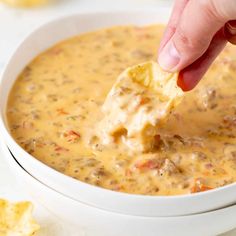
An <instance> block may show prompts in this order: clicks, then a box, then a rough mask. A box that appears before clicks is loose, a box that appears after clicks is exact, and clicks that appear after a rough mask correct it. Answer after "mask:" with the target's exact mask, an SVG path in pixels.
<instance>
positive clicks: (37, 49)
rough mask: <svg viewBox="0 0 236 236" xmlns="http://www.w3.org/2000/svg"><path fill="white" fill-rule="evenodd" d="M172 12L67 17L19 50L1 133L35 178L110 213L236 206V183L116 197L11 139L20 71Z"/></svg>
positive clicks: (4, 92) (1, 101)
mask: <svg viewBox="0 0 236 236" xmlns="http://www.w3.org/2000/svg"><path fill="white" fill-rule="evenodd" d="M168 15H169V10H168V9H164V8H161V9H157V10H156V11H149V12H112V13H91V14H79V15H73V16H67V17H64V18H60V19H58V20H55V21H52V22H50V23H48V24H45V25H43V26H42V27H40V28H39V29H37V30H35V31H34V32H32V33H31V34H29V36H28V37H26V39H25V40H24V41H23V42H22V43H21V44H20V45H19V47H18V49H17V50H16V51H15V53H14V54H13V55H12V57H11V59H10V61H9V62H8V63H7V66H6V68H5V70H4V72H3V74H2V84H1V87H0V134H1V135H2V137H3V139H4V141H5V142H6V144H7V146H8V147H9V148H10V150H11V151H12V153H13V154H14V156H15V157H16V159H17V161H18V162H19V163H20V164H21V166H22V167H23V168H24V169H25V170H27V172H28V173H30V174H31V175H32V176H34V177H35V178H36V179H38V180H39V181H41V182H43V183H44V184H46V185H47V186H50V187H51V188H53V189H54V190H56V191H58V192H60V193H62V194H64V195H65V196H68V197H70V198H72V199H75V200H77V201H80V202H81V203H84V204H87V205H90V206H94V207H97V208H100V209H104V210H108V211H110V212H117V213H122V214H128V215H136V216H147V217H154V216H180V215H188V214H196V213H201V212H206V211H210V210H215V209H218V208H222V207H226V206H229V205H232V204H233V203H235V202H236V184H231V185H228V186H225V187H222V188H218V189H215V190H210V191H207V192H203V193H196V194H193V195H183V196H169V197H166V196H142V195H132V194H126V193H119V192H114V191H110V190H106V189H102V188H99V187H95V186H91V185H89V184H86V183H83V182H80V181H78V180H75V179H73V178H70V177H68V176H65V175H63V174H61V173H59V172H57V171H55V170H53V169H52V168H50V167H48V166H46V165H44V164H43V163H41V162H39V161H38V160H36V159H35V158H33V157H32V156H31V155H29V154H28V153H27V152H25V151H24V150H23V149H22V148H21V147H20V146H19V145H18V144H17V143H16V142H15V141H14V139H13V138H12V137H11V135H10V134H9V131H8V128H7V124H6V118H5V109H6V103H7V97H8V94H9V91H10V89H11V87H12V85H13V83H14V81H15V79H16V78H17V76H18V74H19V73H20V72H21V71H22V69H23V68H24V67H25V66H26V65H27V64H28V63H29V62H30V61H31V60H32V59H33V58H34V57H35V56H37V55H38V54H39V53H41V52H42V51H43V50H45V49H47V48H48V47H50V46H52V45H54V44H55V43H57V42H58V41H61V40H63V39H66V38H68V37H71V36H74V35H78V34H80V33H84V32H87V31H92V30H95V29H98V28H103V27H108V26H113V25H127V24H135V25H144V24H151V23H160V22H165V21H166V20H167V18H168Z"/></svg>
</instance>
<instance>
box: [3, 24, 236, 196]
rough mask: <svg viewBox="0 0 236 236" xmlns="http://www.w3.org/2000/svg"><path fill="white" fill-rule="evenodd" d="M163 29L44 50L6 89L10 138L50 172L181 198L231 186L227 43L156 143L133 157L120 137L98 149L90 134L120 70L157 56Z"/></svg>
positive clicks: (233, 146)
mask: <svg viewBox="0 0 236 236" xmlns="http://www.w3.org/2000/svg"><path fill="white" fill-rule="evenodd" d="M163 29H164V27H163V26H160V25H153V26H147V27H135V26H120V27H114V28H110V29H102V30H99V31H96V32H91V33H87V34H84V35H79V36H77V37H74V38H72V39H68V40H66V41H64V42H62V43H59V44H58V45H56V46H54V47H52V48H51V49H49V50H47V51H46V52H43V53H42V54H41V55H39V56H38V57H37V58H35V60H33V61H32V62H31V63H30V64H29V65H28V66H27V67H26V68H25V69H24V71H23V72H22V73H21V74H20V76H19V78H18V79H17V80H16V82H15V84H14V86H13V88H12V91H11V93H10V96H9V101H8V107H7V119H8V126H9V129H10V131H11V134H12V136H13V138H14V139H15V140H16V142H17V143H18V144H19V145H20V146H21V147H22V148H24V149H25V150H26V151H27V152H28V153H30V154H31V155H32V156H33V157H35V158H37V159H38V160H40V161H41V162H43V163H45V164H46V165H48V166H50V167H52V168H54V169H56V170H57V171H59V172H61V173H64V174H66V175H68V176H71V177H73V178H75V179H78V180H81V181H84V182H86V183H89V184H92V185H96V186H100V187H103V188H107V189H110V190H114V191H121V192H127V193H133V194H146V195H178V194H188V193H195V192H199V191H205V190H209V189H212V188H217V187H220V186H224V185H226V184H229V183H233V182H235V181H236V137H235V135H236V132H235V131H236V78H235V77H236V76H235V71H236V58H235V56H234V55H236V49H235V48H233V47H232V46H230V45H229V46H227V47H226V49H225V50H224V52H223V53H222V54H221V55H220V56H219V57H218V59H217V60H216V61H215V63H214V64H213V65H212V67H211V69H210V70H209V71H208V73H207V74H206V76H205V78H204V79H203V80H202V81H201V83H200V84H199V85H198V87H197V88H196V89H195V90H194V91H192V92H189V93H186V94H185V96H184V98H183V100H182V102H181V104H179V105H178V107H176V109H174V110H173V112H172V114H171V115H170V116H169V119H168V120H167V121H166V123H165V125H164V126H163V127H162V128H161V129H160V130H159V134H158V136H157V138H158V145H157V146H156V147H155V148H154V149H152V150H151V151H149V152H136V153H135V154H134V152H133V151H131V150H130V149H129V148H128V147H127V146H126V145H124V144H123V143H122V142H120V141H119V140H114V141H113V142H112V143H110V144H109V145H104V144H103V143H102V142H100V140H99V137H97V136H96V130H97V126H98V123H99V122H100V121H101V120H102V119H103V112H102V109H101V107H102V105H103V103H104V101H105V99H106V96H107V94H108V93H109V91H110V89H111V88H112V86H113V84H114V82H115V81H116V79H117V77H118V76H119V74H120V73H121V72H122V71H123V70H124V69H126V68H127V67H130V66H133V65H136V64H139V63H143V62H145V61H150V60H152V61H155V60H156V58H157V48H158V45H159V42H160V38H161V36H162V34H163ZM121 92H122V93H124V94H125V93H126V91H125V89H124V91H121ZM132 102H135V101H132ZM150 109H155V107H152V108H150Z"/></svg>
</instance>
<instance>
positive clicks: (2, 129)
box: [0, 8, 236, 216]
mask: <svg viewBox="0 0 236 236" xmlns="http://www.w3.org/2000/svg"><path fill="white" fill-rule="evenodd" d="M161 10H163V9H162V8H161ZM150 12H151V13H150ZM158 12H159V13H160V9H159V10H152V11H147V10H145V11H140V10H138V11H137V10H135V11H115V12H105V11H99V12H89V13H88V12H86V13H77V14H73V15H70V14H68V15H64V16H60V17H57V18H56V19H54V20H52V21H49V22H46V23H44V24H42V25H41V26H40V27H36V29H34V30H33V31H32V32H30V33H29V34H28V35H27V36H26V37H25V38H24V39H23V40H22V42H21V43H20V44H19V45H18V46H17V49H16V50H15V51H14V52H13V54H12V55H11V57H10V59H9V60H8V62H7V63H6V64H5V67H4V69H3V71H2V73H1V78H2V80H1V86H0V100H1V94H2V93H1V92H2V91H4V88H3V86H2V83H3V81H5V80H6V78H7V76H8V73H9V70H11V69H12V63H13V62H14V58H15V57H16V54H17V53H19V51H21V50H22V45H24V44H25V43H27V42H28V41H29V39H30V38H31V37H32V36H33V35H35V34H36V33H39V32H41V31H44V29H45V28H47V27H49V28H50V27H53V25H54V24H59V23H60V22H63V21H66V20H71V19H73V18H80V17H88V18H89V17H90V18H91V17H94V16H96V17H102V16H104V15H105V16H106V17H108V16H115V15H116V16H121V15H122V14H123V15H127V14H129V15H133V16H134V15H137V14H140V13H142V14H144V15H145V14H146V15H147V14H153V13H156V14H157V13H158ZM27 64H28V63H26V64H25V65H27ZM15 79H16V78H15ZM0 108H1V111H0V135H1V136H2V139H3V140H4V141H5V142H6V144H7V146H8V147H9V149H10V150H11V151H12V153H13V154H14V155H15V156H16V158H17V160H18V161H19V162H20V164H21V165H22V166H23V167H24V168H25V169H26V170H27V171H28V172H29V167H30V165H33V166H34V165H35V166H37V167H39V169H40V170H44V171H45V172H50V176H56V178H58V179H60V180H62V179H63V182H65V183H67V184H72V185H76V186H77V188H80V187H81V188H82V189H83V190H85V189H89V191H91V192H92V194H95V195H96V194H97V195H98V196H103V197H104V198H106V197H107V198H109V199H116V200H117V201H121V200H122V201H124V200H125V201H127V200H128V202H129V203H131V202H132V201H138V202H139V204H141V203H144V202H149V204H151V203H152V204H153V203H155V202H156V203H158V204H161V203H163V204H167V205H168V204H173V203H174V202H175V201H176V203H175V204H176V205H178V204H184V203H185V202H186V201H187V200H189V199H191V201H193V202H195V203H196V202H199V201H203V200H207V198H211V197H213V196H215V195H218V194H220V195H221V196H224V193H223V192H227V194H229V192H231V190H232V189H234V190H235V191H236V183H232V184H229V185H226V186H223V187H220V188H216V189H212V190H209V191H206V192H199V193H194V194H183V195H174V196H150V195H139V194H130V193H123V192H116V191H112V190H109V189H104V188H101V187H97V186H94V185H90V184H87V183H85V182H82V181H80V180H75V179H73V178H72V177H69V176H66V175H64V174H62V173H60V172H58V171H56V170H54V169H53V168H51V167H49V166H47V165H45V164H44V163H42V162H41V161H39V160H37V159H36V158H34V157H33V156H32V155H30V154H29V153H27V152H26V151H25V150H24V149H23V148H22V147H21V146H20V145H19V144H18V143H17V142H16V141H15V140H14V139H13V137H12V136H11V134H10V132H9V130H8V127H7V123H6V117H5V110H3V106H2V105H1V107H0ZM18 155H19V156H22V157H24V158H25V160H26V159H27V163H24V162H23V161H22V160H19V159H18ZM44 171H43V172H44ZM29 173H30V172H29ZM30 174H32V173H30ZM48 174H49V173H48ZM32 176H33V177H35V178H36V179H39V178H38V176H35V175H34V174H32ZM39 180H40V179H39ZM40 181H41V180H40ZM50 187H51V186H50ZM66 196H69V195H68V193H67V194H66ZM69 197H71V196H69ZM73 199H76V200H79V201H81V202H84V203H86V202H87V203H88V202H89V201H90V200H88V199H87V198H81V199H77V198H74V197H73ZM235 201H236V198H235ZM114 202H115V201H114ZM103 203H104V201H103ZM224 204H228V205H230V204H232V202H227V203H224ZM94 205H97V204H94ZM125 206H126V207H127V204H126V205H125ZM220 207H222V206H220ZM105 209H107V207H105ZM215 209H216V208H215ZM113 210H114V209H113ZM149 210H150V208H149ZM118 212H119V210H118ZM134 212H135V213H134V214H137V215H139V214H138V213H137V211H134ZM199 212H203V211H199ZM145 214H147V213H145ZM155 214H157V213H155ZM162 214H164V213H162ZM193 214H195V213H193ZM148 215H149V214H148ZM151 215H153V214H151ZM167 215H168V214H167ZM179 215H181V214H179ZM168 216H169V215H168Z"/></svg>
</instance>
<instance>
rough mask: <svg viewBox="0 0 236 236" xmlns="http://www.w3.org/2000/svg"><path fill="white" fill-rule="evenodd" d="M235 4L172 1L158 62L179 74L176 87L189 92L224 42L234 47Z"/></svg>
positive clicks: (219, 0)
mask: <svg viewBox="0 0 236 236" xmlns="http://www.w3.org/2000/svg"><path fill="white" fill-rule="evenodd" d="M235 19H236V0H176V1H175V5H174V8H173V12H172V15H171V18H170V20H169V23H168V25H167V29H166V31H165V34H164V36H163V39H162V42H161V45H160V48H159V57H158V62H159V64H160V65H161V67H162V68H163V69H164V70H167V71H170V72H175V71H180V76H179V79H178V85H179V86H180V87H181V88H182V89H183V90H184V91H188V90H191V89H193V88H194V87H195V86H196V85H197V83H198V82H199V81H200V79H201V78H202V76H203V75H204V74H205V72H206V71H207V69H208V68H209V66H210V65H211V63H212V62H213V61H214V59H215V58H216V57H217V55H218V54H219V53H220V52H221V51H222V50H223V48H224V46H225V45H226V43H227V41H229V42H231V43H233V44H236V20H235Z"/></svg>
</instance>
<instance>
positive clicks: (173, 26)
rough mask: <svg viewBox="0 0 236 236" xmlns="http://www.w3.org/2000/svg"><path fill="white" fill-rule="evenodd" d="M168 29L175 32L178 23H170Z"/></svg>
mask: <svg viewBox="0 0 236 236" xmlns="http://www.w3.org/2000/svg"><path fill="white" fill-rule="evenodd" d="M168 30H169V31H170V33H172V34H174V33H175V31H176V24H175V23H169V25H168Z"/></svg>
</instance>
